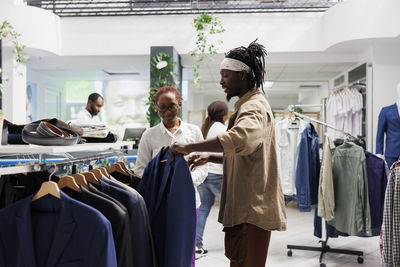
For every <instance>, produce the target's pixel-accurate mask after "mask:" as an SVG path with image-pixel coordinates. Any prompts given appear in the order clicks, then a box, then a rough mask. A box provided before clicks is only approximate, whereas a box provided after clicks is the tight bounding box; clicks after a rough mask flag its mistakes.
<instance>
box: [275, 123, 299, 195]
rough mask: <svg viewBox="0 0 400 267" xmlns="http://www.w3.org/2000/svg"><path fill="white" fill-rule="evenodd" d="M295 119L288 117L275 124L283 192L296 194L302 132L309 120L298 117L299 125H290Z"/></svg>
mask: <svg viewBox="0 0 400 267" xmlns="http://www.w3.org/2000/svg"><path fill="white" fill-rule="evenodd" d="M292 121H293V120H292V119H289V118H286V119H283V120H281V121H279V122H277V123H276V124H275V138H276V144H277V146H276V152H277V155H278V166H279V173H280V176H281V182H282V190H283V194H284V195H287V196H293V195H296V187H295V177H296V167H297V158H298V154H299V145H300V140H301V134H302V133H303V131H304V129H305V128H306V126H307V122H306V121H304V120H302V119H296V121H297V122H298V123H297V127H290V125H291V122H292Z"/></svg>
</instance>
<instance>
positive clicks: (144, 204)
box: [110, 174, 157, 267]
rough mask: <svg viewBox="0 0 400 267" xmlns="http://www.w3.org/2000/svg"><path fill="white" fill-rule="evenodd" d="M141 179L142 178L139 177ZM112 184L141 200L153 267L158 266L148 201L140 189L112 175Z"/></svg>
mask: <svg viewBox="0 0 400 267" xmlns="http://www.w3.org/2000/svg"><path fill="white" fill-rule="evenodd" d="M110 175H111V174H110ZM139 180H141V179H139ZM110 184H111V185H114V186H116V187H119V188H121V189H125V190H126V191H128V192H129V193H131V194H132V195H133V196H135V197H136V198H137V199H138V200H139V203H140V208H141V214H142V215H143V217H144V223H145V224H146V232H147V235H148V238H149V240H150V246H151V255H152V258H153V267H156V266H157V258H156V254H155V251H154V241H153V234H152V233H151V225H150V218H149V213H148V212H147V207H146V202H144V199H143V197H142V196H141V195H140V194H139V192H138V191H136V190H135V189H133V188H132V187H130V186H128V185H126V184H124V183H121V182H120V181H118V180H116V179H115V178H114V177H113V176H112V175H111V177H110ZM136 187H137V186H136Z"/></svg>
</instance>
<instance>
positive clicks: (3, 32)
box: [0, 20, 28, 106]
mask: <svg viewBox="0 0 400 267" xmlns="http://www.w3.org/2000/svg"><path fill="white" fill-rule="evenodd" d="M20 36H21V34H20V33H18V32H16V31H15V29H14V27H13V26H12V25H11V24H10V23H9V22H8V21H7V20H5V21H3V22H2V23H1V22H0V40H1V39H5V38H11V40H12V43H13V46H14V49H13V52H14V55H15V61H16V62H18V63H23V64H25V63H26V62H27V61H28V57H27V56H24V55H23V51H24V48H25V46H24V45H21V44H20V43H19V40H18V38H19V37H20ZM2 74H3V73H2V69H1V68H0V101H1V99H2V94H3V85H2V83H3V82H7V79H2ZM0 106H1V105H0Z"/></svg>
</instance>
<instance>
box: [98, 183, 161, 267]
mask: <svg viewBox="0 0 400 267" xmlns="http://www.w3.org/2000/svg"><path fill="white" fill-rule="evenodd" d="M99 189H100V191H101V192H103V193H105V194H107V195H108V196H110V197H112V198H115V199H116V200H118V201H119V202H121V204H122V205H124V206H125V207H126V209H127V210H128V214H129V218H130V226H131V237H132V247H133V250H132V255H133V259H134V266H136V267H151V266H153V257H152V250H151V243H150V240H149V236H148V234H147V231H146V229H147V228H146V223H145V219H144V216H143V214H142V212H141V206H140V202H139V200H138V199H137V198H136V197H135V196H133V195H132V194H130V193H129V192H127V191H126V190H124V189H121V188H118V187H115V186H112V185H110V184H108V183H107V182H106V180H105V181H103V180H100V187H99Z"/></svg>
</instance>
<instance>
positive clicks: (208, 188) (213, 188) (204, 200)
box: [196, 173, 222, 247]
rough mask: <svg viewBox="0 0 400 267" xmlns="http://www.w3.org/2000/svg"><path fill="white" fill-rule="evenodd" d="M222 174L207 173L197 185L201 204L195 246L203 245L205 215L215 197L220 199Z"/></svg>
mask: <svg viewBox="0 0 400 267" xmlns="http://www.w3.org/2000/svg"><path fill="white" fill-rule="evenodd" d="M221 188H222V175H221V174H215V173H208V176H207V178H206V179H205V180H204V182H203V183H202V184H201V185H199V186H198V187H197V191H199V194H200V200H201V205H200V207H199V215H198V217H197V232H196V246H198V247H202V246H203V233H204V228H205V225H206V221H207V217H208V215H209V214H210V210H211V207H212V205H213V204H214V200H215V198H217V199H218V200H220V199H221Z"/></svg>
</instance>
